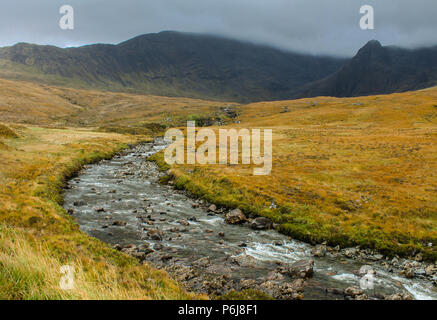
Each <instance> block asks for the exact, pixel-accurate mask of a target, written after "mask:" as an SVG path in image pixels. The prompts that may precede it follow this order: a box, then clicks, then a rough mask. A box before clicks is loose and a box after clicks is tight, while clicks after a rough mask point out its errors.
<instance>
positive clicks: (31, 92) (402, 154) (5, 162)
mask: <svg viewBox="0 0 437 320" xmlns="http://www.w3.org/2000/svg"><path fill="white" fill-rule="evenodd" d="M0 84H1V85H0V90H1V95H0V119H1V122H2V123H3V125H2V128H1V130H0V135H1V137H0V163H1V166H0V170H1V171H0V182H1V189H0V199H1V201H0V214H1V217H2V219H1V227H0V230H1V231H0V263H1V265H2V269H1V270H2V271H0V272H2V277H1V279H2V281H0V294H1V297H2V298H19V299H28V298H44V299H54V298H63V299H71V298H74V299H87V298H88V299H89V298H102V299H104V298H121V299H123V298H127V297H129V298H130V299H134V298H138V299H172V298H177V299H192V298H194V299H204V298H207V294H208V292H207V291H204V292H202V291H199V292H198V293H197V294H193V293H187V291H186V288H183V286H182V285H181V284H180V283H179V284H178V283H177V282H174V280H172V279H171V277H170V276H168V275H167V273H165V272H164V271H162V270H157V269H155V267H152V266H150V265H149V264H147V263H146V264H141V265H140V264H139V262H138V261H137V260H136V259H133V258H132V257H129V255H127V254H125V253H124V252H120V251H118V250H115V249H112V248H111V247H110V246H109V245H107V244H105V243H103V242H100V241H98V240H96V239H95V238H92V237H90V236H88V235H86V234H85V233H83V231H81V230H80V228H79V225H78V221H77V220H76V219H77V218H78V216H75V214H74V213H73V214H72V212H67V210H65V209H64V208H63V207H62V204H63V202H64V197H63V196H62V187H63V186H65V185H66V183H67V179H68V178H70V177H72V176H74V175H75V173H77V172H79V171H80V170H81V169H85V171H83V172H84V173H85V175H86V174H87V170H88V169H89V170H91V172H92V170H100V169H98V168H102V167H101V166H100V165H98V166H96V167H94V166H91V167H88V166H87V164H88V163H95V162H97V161H98V160H101V159H110V158H112V156H114V155H115V154H116V153H117V152H119V151H121V150H122V149H127V148H129V146H131V147H132V146H133V145H136V144H138V143H140V142H147V141H151V139H153V138H154V137H156V136H157V135H162V134H163V133H164V132H165V129H166V128H171V127H179V128H183V127H184V126H185V125H186V121H187V120H202V121H204V122H205V124H206V125H208V126H209V128H211V129H214V130H218V129H219V128H237V129H238V128H260V129H272V130H273V169H272V174H271V175H269V176H263V177H257V176H253V175H252V174H251V172H252V170H253V168H252V167H251V166H249V165H215V166H202V165H175V166H172V167H169V166H168V165H166V164H165V163H164V162H163V161H162V154H161V153H157V154H155V155H154V156H152V159H150V160H153V161H155V162H156V163H157V164H158V166H159V168H160V170H161V171H162V173H159V176H160V178H159V181H160V182H161V183H163V184H164V185H162V186H160V184H156V188H158V189H159V188H164V190H167V191H166V192H168V190H169V189H168V188H173V187H174V188H176V189H177V190H180V192H183V193H186V194H187V195H189V196H190V198H193V197H194V199H201V200H202V201H205V203H207V204H215V206H216V207H217V209H218V210H223V212H225V211H228V210H233V209H236V208H238V209H240V210H241V211H242V212H243V213H244V214H245V215H246V216H247V217H248V219H250V220H253V219H255V218H256V217H265V218H267V219H270V220H271V221H272V222H273V223H274V226H275V229H276V231H277V232H279V233H275V236H274V237H280V239H285V240H284V241H294V242H296V243H302V246H307V245H308V244H312V245H321V244H322V243H325V244H324V245H326V246H328V247H329V248H330V249H329V250H328V252H329V255H328V256H329V257H331V256H330V255H331V254H333V252H334V253H335V251H332V250H334V248H337V246H339V247H338V248H339V250H343V251H344V250H346V249H351V248H352V249H355V250H356V251H354V252H355V253H354V254H352V255H351V256H350V257H346V258H347V259H352V261H354V262H353V263H357V267H358V266H359V265H361V262H360V261H361V260H360V259H361V258H366V257H375V256H377V258H375V259H377V262H376V263H377V264H378V265H381V266H384V268H386V269H387V268H388V269H390V268H391V269H392V272H393V273H392V276H393V277H395V276H396V277H401V279H406V277H407V276H408V277H412V279H413V280H412V281H415V280H414V279H416V280H417V281H424V280H425V279H426V283H428V284H430V285H432V282H433V281H435V280H432V279H434V278H435V273H436V271H437V270H435V261H436V259H437V254H436V249H435V246H436V245H437V234H436V230H437V216H436V211H435V208H436V207H437V203H436V201H437V197H436V191H437V180H436V179H437V178H436V176H435V172H437V170H436V169H437V163H436V159H437V154H436V152H437V150H436V148H435V137H436V135H437V126H436V122H437V117H436V107H435V105H436V104H435V101H436V99H437V88H429V89H424V90H419V91H411V92H405V93H397V94H391V95H381V96H367V97H356V98H330V97H317V98H306V99H299V100H286V101H273V102H258V103H251V104H241V103H236V102H218V101H208V100H199V99H190V98H170V97H161V96H149V95H141V94H130V93H114V92H100V91H96V90H83V89H72V88H65V87H54V86H50V85H46V84H43V85H41V84H35V83H32V82H25V81H12V80H0ZM230 109H231V110H232V112H229V110H230ZM114 159H115V160H114V161H117V160H116V159H117V158H114ZM143 161H144V160H141V161H140V162H139V163H140V165H142V163H143ZM102 165H103V166H104V165H105V163H103V164H102ZM93 168H96V169H93ZM138 171H139V170H136V171H135V172H138ZM145 174H146V175H147V174H149V173H148V171H145ZM150 174H151V173H150ZM156 174H158V173H156ZM146 178H147V177H146ZM81 179H82V178H80V177H79V180H78V181H81ZM73 181H74V180H73ZM87 183H91V184H95V183H96V181H94V182H93V181H91V182H89V181H88V182H87ZM154 183H156V182H154ZM165 184H167V185H165ZM86 188H87V189H86V191H90V190H88V189H91V188H95V186H94V187H93V186H91V185H87V186H86ZM148 196H150V195H148ZM80 197H81V196H80ZM123 197H124V196H123ZM130 197H133V199H134V200H135V201H136V200H137V199H136V197H135V195H132V193H131V195H130ZM175 197H178V196H177V195H175ZM114 199H115V198H114ZM115 200H116V199H115ZM93 201H98V198H97V197H96V198H94V200H90V204H91V203H93ZM102 201H104V203H103V205H106V204H109V203H110V202H109V201H110V200H108V199H106V200H105V199H102ZM187 201H188V200H187ZM189 201H197V200H189ZM188 203H191V202H188ZM194 204H195V203H194ZM67 205H71V202H70V204H67ZM155 205H159V204H155ZM134 206H136V205H134ZM66 208H67V209H73V211H76V210H75V209H74V208H72V207H68V206H67V207H66ZM90 209H94V205H93V206H92V207H91V208H90ZM138 209H141V208H138ZM132 210H134V208H132ZM183 210H186V211H190V210H192V209H188V208H185V207H183ZM199 210H200V209H199ZM202 210H207V208H206V209H202ZM111 211H112V210H111ZM84 212H85V213H86V212H87V211H84ZM84 212H76V214H79V213H80V214H81V217H82V218H83V217H84V216H83V213H84ZM109 214H111V212H108V213H104V214H103V215H104V216H107V215H109ZM190 214H191V211H190ZM194 214H195V212H193V214H192V215H194ZM199 214H200V215H202V214H206V216H205V218H207V219H211V216H208V213H207V212H204V213H199ZM208 217H209V218H208ZM82 218H80V219H82ZM85 218H86V217H85ZM133 218H135V217H133ZM176 218H177V217H176ZM188 218H189V217H188ZM80 219H79V223H80V221H81V220H80ZM152 219H156V217H155V218H153V217H152ZM181 219H182V217H181ZM202 219H203V218H202ZM119 220H122V219H119ZM146 220H147V219H146ZM93 223H94V222H93ZM145 223H146V222H145ZM162 223H164V222H162ZM93 228H95V227H93ZM93 228H91V229H93ZM165 228H166V227H163V229H165ZM222 228H231V226H223V227H222ZM236 228H240V227H238V226H236ZM241 228H245V227H241ZM91 229H90V230H91ZM115 229H116V230H119V229H120V227H115ZM150 229H152V227H150ZM90 230H88V231H89V232H90V233H91V234H92V235H94V236H97V238H100V236H98V235H97V234H93V231H92V230H91V231H90ZM103 230H106V229H103ZM226 230H228V229H226ZM229 230H231V229H229ZM271 231H272V232H273V230H271ZM276 231H274V232H276ZM105 232H106V231H105ZM108 232H113V231H108ZM213 232H215V233H217V232H219V231H218V230H213ZM229 232H230V233H232V232H234V231H228V232H226V233H229ZM236 233H238V232H236ZM281 234H282V235H281ZM287 237H290V238H287ZM102 239H103V240H105V242H109V243H111V244H114V243H113V241H111V240H108V239H106V238H102ZM211 239H212V238H211ZM278 240H279V238H278ZM193 241H194V240H193ZM210 241H212V242H213V244H214V245H217V243H218V242H219V241H220V239H215V238H214V239H212V240H210ZM238 241H239V240H238ZM259 241H260V240H259V239H258V240H257V241H256V242H259ZM301 241H303V242H301ZM215 242H216V243H215ZM125 244H127V243H125ZM136 244H138V243H136ZM356 246H359V249H356ZM250 248H251V246H250V245H249V249H250ZM307 248H310V249H308V250H309V251H308V250H306V252H307V253H306V254H308V256H306V257H307V258H311V259H314V260H315V263H316V265H318V264H320V263H322V264H323V262H322V261H324V260H323V259H324V258H317V257H312V254H311V247H307ZM336 250H337V249H336ZM125 251H126V250H125ZM304 251H305V250H304ZM348 252H349V251H348ZM127 253H129V252H127ZM380 253H382V254H383V256H382V258H381V257H379V256H378V254H380ZM247 254H249V255H250V250H248V251H247ZM17 257H20V259H16V258H17ZM289 259H290V262H292V261H293V259H291V258H289ZM338 259H343V256H342V255H340V256H338ZM405 259H406V260H405ZM19 261H26V263H25V264H22V263H19ZM372 261H373V260H372ZM396 261H398V262H396ZM66 263H68V264H72V265H74V266H75V269H76V270H77V272H78V274H79V275H80V279H81V280H80V281H82V282H81V284H83V285H81V286H80V287H79V288H78V289H77V290H76V291H73V292H64V291H61V290H59V289H58V288H57V287H56V285H57V282H58V281H59V278H60V274H59V272H58V270H57V269H56V268H57V266H62V265H64V264H66ZM372 263H373V262H372ZM357 267H353V268H351V270H350V272H351V274H353V272H354V271H356V269H357ZM386 269H385V270H386ZM422 269H423V270H422ZM425 269H426V271H425ZM422 271H424V272H425V273H426V275H425V274H424V273H423V272H422ZM315 273H316V275H315V277H316V278H317V277H319V276H321V274H319V275H317V269H315ZM433 277H434V278H433ZM311 281H313V280H309V283H310V286H311V283H312V282H311ZM180 282H181V281H180ZM11 283H14V287H10V285H11ZM108 288H111V289H108ZM234 289H235V288H234ZM237 289H239V288H237ZM303 292H304V294H303V298H305V290H304V291H303ZM307 292H311V291H307ZM222 293H226V292H222ZM235 294H236V293H235ZM246 294H249V296H250V297H251V298H254V297H256V295H257V294H260V293H259V292H258V291H255V292H253V291H250V293H246ZM307 294H308V293H307ZM212 296H213V295H212ZM212 296H211V297H212ZM228 297H231V296H228ZM237 297H240V298H241V296H238V295H237ZM262 297H264V298H265V296H262ZM309 297H311V295H309ZM339 297H343V293H341V294H340V296H339Z"/></svg>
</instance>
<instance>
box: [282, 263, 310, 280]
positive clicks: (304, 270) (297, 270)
mask: <svg viewBox="0 0 437 320" xmlns="http://www.w3.org/2000/svg"><path fill="white" fill-rule="evenodd" d="M313 268H314V261H313V260H299V261H296V262H295V263H293V264H292V265H291V266H290V267H289V268H288V273H289V274H290V275H291V276H293V277H297V278H303V279H305V278H311V277H312V276H313Z"/></svg>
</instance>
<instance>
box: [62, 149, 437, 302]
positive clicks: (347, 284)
mask: <svg viewBox="0 0 437 320" xmlns="http://www.w3.org/2000/svg"><path fill="white" fill-rule="evenodd" d="M164 146H165V145H162V144H159V143H158V144H156V145H154V144H149V145H141V146H138V147H136V148H134V149H133V150H132V151H130V152H126V153H124V154H123V155H120V156H117V157H115V158H113V159H111V160H109V161H103V162H101V163H99V164H96V165H93V166H90V167H89V168H87V169H86V170H84V171H82V172H81V175H80V176H78V177H77V178H75V179H73V180H72V181H70V182H69V184H68V186H67V189H66V191H65V201H66V203H65V208H66V209H67V210H68V211H69V212H70V214H72V216H73V217H74V218H75V219H77V221H78V223H79V224H80V226H81V229H82V230H83V231H85V232H87V233H89V234H90V235H92V236H93V237H96V238H98V239H101V240H102V241H104V242H107V243H110V244H111V245H112V246H113V247H114V248H115V249H117V250H120V251H122V252H125V253H128V254H130V255H132V256H133V257H136V258H137V259H138V260H139V261H141V262H143V263H151V264H152V265H154V266H156V267H157V268H162V269H164V270H166V271H167V272H168V273H170V274H171V275H172V276H173V277H174V278H175V279H176V280H177V281H178V282H180V283H181V284H183V285H184V286H186V288H188V289H189V290H190V291H196V292H199V293H201V294H208V295H210V296H212V297H217V296H223V295H224V297H228V298H230V297H233V298H235V297H240V298H244V297H248V296H250V297H252V298H253V297H254V295H256V297H257V298H259V297H262V294H264V295H265V294H268V295H270V296H273V297H275V298H277V299H302V298H304V299H342V298H348V299H350V298H354V299H364V298H370V299H406V298H411V297H412V296H414V297H415V298H418V299H421V298H432V297H433V296H434V295H435V294H436V293H435V292H434V291H435V290H434V289H432V284H431V282H430V281H428V279H427V278H426V277H416V278H415V279H407V278H405V277H402V276H401V275H399V273H400V271H401V270H399V269H397V268H396V267H395V266H393V267H392V270H388V269H389V268H387V267H386V266H385V264H389V263H392V262H393V263H394V261H389V260H386V259H385V258H384V257H379V255H377V254H376V253H375V252H368V251H367V252H366V251H361V250H356V249H355V248H349V249H348V250H340V249H338V248H332V247H329V246H317V247H312V246H309V245H307V244H304V243H301V242H298V241H295V240H293V239H289V238H287V237H286V236H283V235H281V234H279V233H277V232H276V231H274V230H272V229H271V223H269V222H268V221H266V219H265V220H259V219H256V220H253V221H250V218H249V221H247V219H245V218H244V217H243V216H242V213H241V212H233V213H232V214H231V213H230V212H228V211H227V210H224V208H217V207H215V206H213V205H211V204H209V203H208V202H206V201H204V200H193V199H190V198H189V197H187V196H189V194H186V193H185V192H184V191H177V190H174V189H173V187H172V186H171V185H172V183H171V181H167V182H169V183H168V184H167V185H163V184H162V183H161V182H163V180H166V179H165V178H166V176H165V174H164V173H159V171H158V170H157V167H156V165H155V164H153V163H150V162H146V161H145V160H146V159H147V158H148V157H149V155H151V154H153V153H155V152H159V150H160V149H162V148H163V147H164ZM231 217H232V218H231ZM226 222H230V223H231V224H229V223H226ZM233 223H236V224H238V225H233ZM364 254H365V256H362V255H364ZM399 263H403V261H399ZM365 265H366V266H371V268H373V270H375V282H376V284H375V290H371V291H364V290H361V289H360V288H359V287H358V288H357V286H359V280H360V277H362V276H363V275H360V270H361V269H362V267H363V266H365ZM418 265H420V263H419V262H416V264H415V265H414V267H417V266H418ZM296 270H299V271H298V272H296ZM240 290H246V291H243V292H242V293H240V294H237V293H236V291H240ZM407 291H410V292H411V293H410V294H407V293H405V292H407ZM260 293H262V294H260ZM264 297H266V296H264ZM436 297H437V296H436Z"/></svg>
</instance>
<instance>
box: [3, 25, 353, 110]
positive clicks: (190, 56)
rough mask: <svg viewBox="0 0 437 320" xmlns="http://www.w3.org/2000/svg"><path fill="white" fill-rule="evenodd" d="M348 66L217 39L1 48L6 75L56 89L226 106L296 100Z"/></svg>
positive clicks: (175, 36)
mask: <svg viewBox="0 0 437 320" xmlns="http://www.w3.org/2000/svg"><path fill="white" fill-rule="evenodd" d="M344 62H345V59H339V58H327V57H316V56H310V55H304V54H297V53H292V52H285V51H281V50H278V49H273V48H270V47H265V46H260V45H255V44H250V43H244V42H239V41H235V40H229V39H224V38H220V37H215V36H206V35H196V34H186V33H178V32H161V33H158V34H146V35H142V36H138V37H136V38H133V39H131V40H128V41H126V42H123V43H120V44H118V45H104V44H96V45H89V46H84V47H79V48H67V49H61V48H57V47H53V46H38V45H31V44H25V43H20V44H17V45H15V46H12V47H6V48H0V76H1V77H6V78H10V79H18V80H35V81H43V82H45V83H49V84H55V85H67V86H74V87H79V88H95V89H102V90H116V91H126V92H137V93H147V94H154V95H163V96H184V97H192V98H202V99H210V100H222V101H223V100H224V101H240V102H241V101H262V100H278V99H286V98H289V97H290V90H292V89H294V88H295V87H299V86H302V85H303V84H306V83H310V82H313V81H316V80H320V79H322V78H325V77H327V76H328V75H330V74H332V73H333V72H335V71H337V70H338V69H339V68H340V67H341V66H342V65H343V64H344Z"/></svg>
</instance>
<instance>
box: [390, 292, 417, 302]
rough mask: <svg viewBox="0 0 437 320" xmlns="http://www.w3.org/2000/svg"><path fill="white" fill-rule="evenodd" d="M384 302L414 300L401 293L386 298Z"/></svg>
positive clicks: (408, 295)
mask: <svg viewBox="0 0 437 320" xmlns="http://www.w3.org/2000/svg"><path fill="white" fill-rule="evenodd" d="M385 300H397V301H401V300H414V298H413V297H412V296H411V295H410V294H409V293H406V292H403V293H395V294H392V295H389V296H386V297H385Z"/></svg>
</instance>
